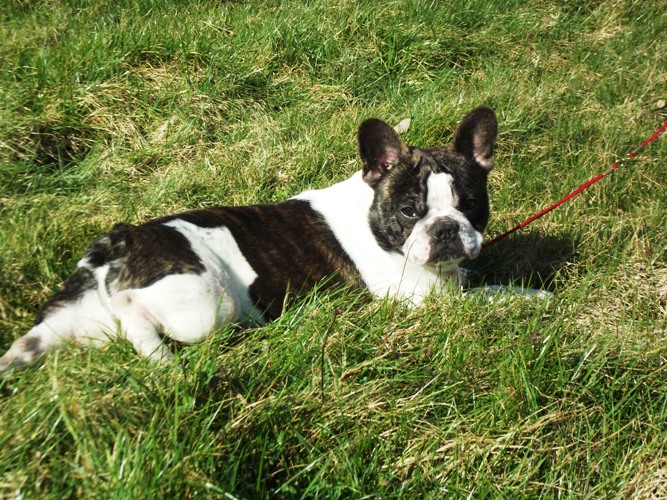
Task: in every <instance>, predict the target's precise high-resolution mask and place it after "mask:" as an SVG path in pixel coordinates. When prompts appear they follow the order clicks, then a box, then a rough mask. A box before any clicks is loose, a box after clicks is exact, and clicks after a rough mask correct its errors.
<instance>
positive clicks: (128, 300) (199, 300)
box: [111, 273, 239, 362]
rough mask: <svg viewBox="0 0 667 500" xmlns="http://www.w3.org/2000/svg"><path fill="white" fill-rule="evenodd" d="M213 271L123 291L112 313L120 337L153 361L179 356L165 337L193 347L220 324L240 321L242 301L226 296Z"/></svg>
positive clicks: (113, 301) (116, 297)
mask: <svg viewBox="0 0 667 500" xmlns="http://www.w3.org/2000/svg"><path fill="white" fill-rule="evenodd" d="M222 291H223V290H222V287H221V286H220V283H219V282H218V281H216V280H215V279H212V277H211V276H210V275H209V274H208V273H204V274H202V275H194V274H178V275H170V276H167V277H165V278H163V279H161V280H159V281H158V282H156V283H154V284H153V285H151V286H148V287H146V288H135V289H128V290H123V291H120V292H118V293H115V294H114V295H112V296H111V309H112V311H113V314H114V317H116V318H117V320H118V322H119V324H120V328H121V330H120V335H121V336H122V337H125V338H126V339H127V340H128V341H130V343H131V344H132V345H133V346H134V348H135V349H136V351H137V352H138V353H139V354H141V355H143V356H146V357H148V358H149V359H151V360H153V361H159V362H168V361H170V360H171V359H172V358H173V356H172V354H171V352H170V351H169V349H168V348H167V347H166V346H165V344H164V343H163V342H162V338H161V335H164V336H168V337H171V338H173V339H174V340H177V341H179V342H183V343H185V344H193V343H195V342H199V341H201V340H202V339H204V338H205V337H206V336H208V335H209V333H210V332H211V331H212V330H213V329H214V328H215V327H216V326H218V325H221V324H223V323H226V322H230V321H234V320H235V319H236V318H237V317H238V314H239V313H238V307H237V302H236V301H235V300H234V299H233V298H232V297H231V295H225V294H224V293H222Z"/></svg>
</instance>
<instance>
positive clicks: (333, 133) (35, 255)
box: [0, 0, 667, 499]
mask: <svg viewBox="0 0 667 500" xmlns="http://www.w3.org/2000/svg"><path fill="white" fill-rule="evenodd" d="M666 12H667V3H665V1H664V0H659V1H656V2H637V1H632V0H616V1H595V0H571V1H556V0H551V1H550V0H534V1H528V2H523V1H521V2H520V1H507V2H499V1H497V2H493V1H462V2H444V1H443V2H438V1H432V0H428V1H423V0H412V1H398V0H387V1H384V2H370V1H361V2H352V1H347V0H323V1H294V0H287V1H268V0H267V1H258V2H252V1H226V2H225V1H173V2H168V1H158V0H155V1H148V0H144V1H142V0H125V1H121V2H101V1H99V0H92V1H75V0H63V1H51V0H44V1H37V0H35V1H29V0H8V2H5V3H4V5H3V7H2V8H1V9H0V89H1V91H0V103H1V105H0V348H1V349H2V350H3V351H4V350H5V349H6V348H8V347H9V345H10V344H11V342H12V341H13V340H15V339H16V338H18V337H19V336H20V335H22V334H23V333H25V332H26V331H27V330H28V329H29V328H30V326H31V325H32V322H33V321H34V318H35V316H36V314H37V311H38V309H39V306H40V305H41V304H42V303H43V302H44V301H46V300H47V299H48V298H49V296H50V295H51V294H52V293H54V292H55V291H56V290H58V288H59V286H60V285H61V284H62V282H63V280H64V279H65V278H66V277H67V276H68V275H69V273H70V272H71V271H72V269H73V268H74V266H75V264H76V262H77V260H78V259H79V258H80V256H81V255H82V252H83V251H84V250H85V248H86V247H87V245H88V243H89V242H90V241H91V240H92V239H93V238H95V237H96V236H98V235H100V234H102V233H104V232H105V231H107V230H108V229H109V228H110V227H111V226H112V225H113V224H114V223H115V222H119V221H123V222H129V223H139V222H142V221H145V220H148V219H150V218H153V217H158V216H161V215H165V214H169V213H173V212H177V211H183V210H187V209H193V208H200V207H207V206H212V205H221V204H225V205H227V204H230V205H231V204H247V203H258V202H261V203H266V202H274V201H279V200H283V199H285V198H287V197H289V196H293V195H295V194H298V193H299V192H301V191H303V190H304V189H308V188H312V187H324V186H327V185H329V184H331V183H333V182H336V181H339V180H342V179H344V178H346V177H348V176H350V175H351V174H352V173H353V172H355V170H356V169H358V168H360V163H359V160H358V155H357V150H356V147H357V146H356V135H355V134H356V129H357V127H358V125H359V124H360V123H361V121H363V120H364V119H365V118H368V117H371V116H375V117H379V118H382V119H384V120H386V121H388V122H389V123H398V122H399V121H401V120H402V119H404V118H410V119H411V125H410V128H409V130H408V131H407V132H406V133H405V134H404V136H405V138H406V140H407V141H408V142H409V143H411V144H415V145H418V146H423V147H430V146H436V145H444V144H447V143H449V141H450V140H451V136H452V133H453V131H454V128H455V126H456V124H457V123H458V121H459V120H460V119H461V117H462V116H463V115H464V114H465V113H466V112H467V111H468V110H470V109H472V108H474V107H476V106H479V105H486V106H490V107H492V108H493V109H494V110H495V111H496V113H497V115H498V120H499V139H498V147H497V151H496V168H495V169H494V171H493V172H492V174H491V176H490V181H489V182H490V197H491V200H492V218H491V222H490V225H489V228H488V230H487V235H488V237H492V236H493V235H496V234H499V233H501V232H503V231H504V230H506V229H508V228H509V227H511V226H513V225H515V224H517V223H519V222H520V221H521V220H523V219H525V218H526V217H528V216H530V215H533V214H534V213H536V212H537V211H539V210H541V209H542V208H544V207H546V206H547V205H549V204H550V203H552V202H554V201H556V200H558V199H559V198H561V197H562V196H564V195H566V194H567V193H568V192H570V191H571V190H572V189H574V188H575V187H577V186H578V185H580V184H582V183H583V182H585V181H587V180H588V179H590V178H591V177H593V176H594V175H596V174H598V173H600V172H603V171H604V170H606V169H607V168H608V167H609V166H610V165H611V164H612V163H614V162H615V161H617V160H619V159H621V158H623V157H625V156H626V154H627V152H628V151H630V150H631V149H632V148H634V147H635V146H636V145H637V144H639V143H641V142H642V141H643V140H645V139H646V138H647V137H649V136H650V135H651V134H652V133H653V132H654V131H655V130H656V129H657V128H658V127H659V126H660V125H661V124H662V123H664V122H665V121H667V107H665V99H667V39H666V38H665V33H667V15H666ZM666 186H667V134H663V136H661V137H660V138H658V139H657V140H656V141H654V142H653V143H652V144H651V145H650V146H649V147H647V148H646V149H645V150H644V151H643V152H642V153H641V154H640V155H639V156H638V157H637V158H635V159H633V160H631V161H628V162H625V163H624V164H623V165H622V166H621V168H619V169H618V170H616V171H615V172H614V173H613V174H611V175H610V176H609V177H608V178H607V179H605V180H603V181H601V182H600V183H598V184H596V185H595V186H593V187H591V188H590V189H588V190H587V191H585V192H584V193H583V194H581V195H579V196H577V197H576V198H574V199H573V200H571V201H570V202H568V203H567V204H565V205H563V206H562V207H560V208H558V209H557V210H555V211H554V212H552V213H550V214H549V215H547V216H546V217H544V218H542V219H540V220H539V221H537V222H535V223H534V224H532V225H531V226H529V227H528V228H526V229H524V230H523V231H521V232H519V233H517V234H515V235H513V236H511V237H510V238H508V239H506V240H504V241H503V242H502V243H499V244H498V245H495V246H493V247H491V248H489V249H488V250H485V251H484V252H483V253H482V255H480V257H479V258H478V259H477V260H475V261H473V262H469V263H467V264H466V265H467V267H468V268H470V269H471V270H472V272H473V276H474V281H475V282H476V283H479V284H484V283H489V284H527V285H530V286H533V287H541V288H545V289H548V290H550V291H551V292H553V297H552V298H551V299H550V300H548V301H544V300H523V299H516V300H510V301H491V302H489V301H488V300H486V299H485V298H484V297H481V296H466V297H464V296H462V295H461V294H460V293H458V292H452V293H451V294H449V295H446V296H439V297H438V296H434V297H431V298H429V300H427V302H426V303H425V304H424V305H423V306H422V307H420V308H417V309H408V308H406V307H405V306H404V305H403V304H400V303H396V302H392V301H390V300H384V301H382V300H369V298H368V297H367V296H366V295H364V294H361V293H358V292H353V291H350V290H335V291H333V292H324V291H320V292H315V293H312V294H310V295H308V296H306V297H303V298H302V299H301V300H300V301H298V302H296V303H294V304H292V305H291V306H290V307H289V308H288V310H287V311H286V312H285V314H284V315H283V316H282V317H281V318H279V319H278V320H277V321H275V322H273V323H271V324H269V325H267V326H266V327H263V328H255V329H249V330H240V329H235V328H225V329H223V330H221V331H218V332H215V334H214V335H212V336H211V337H210V338H209V339H208V340H207V341H206V342H204V343H202V344H199V345H196V346H190V347H182V348H180V349H179V350H178V357H177V360H176V361H175V362H174V363H173V364H171V365H169V366H167V367H165V368H161V369H157V368H156V367H155V366H154V365H152V364H151V363H149V362H148V361H146V360H145V359H142V358H140V357H138V356H137V355H136V354H135V353H134V352H133V350H132V349H131V347H130V346H129V345H128V344H127V343H124V342H122V341H117V342H114V343H112V344H111V345H109V346H108V347H105V348H104V349H101V350H88V349H84V348H81V347H75V346H70V347H68V348H66V349H63V350H60V351H58V352H56V353H53V354H51V355H49V356H47V357H45V358H44V359H43V360H41V361H40V362H39V363H36V364H34V365H32V366H30V367H27V368H26V369H23V370H15V371H12V372H9V373H7V374H5V375H4V376H2V377H0V449H1V450H2V452H1V453H0V497H15V496H16V497H19V498H33V497H39V498H43V497H47V498H65V497H74V498H78V497H99V498H123V499H125V498H144V497H155V498H165V497H169V498H172V497H179V498H180V497H185V498H188V497H195V496H196V497H205V498H207V497H211V498H218V497H227V498H263V497H269V496H275V497H280V498H284V497H304V498H312V497H320V498H337V497H344V498H363V497H385V498H386V497H390V498H393V497H406V498H422V497H425V498H443V497H453V498H457V497H471V498H485V497H505V498H522V497H548V498H549V497H557V496H558V497H561V496H563V497H600V496H611V497H637V498H652V497H664V496H667V449H666V448H667V424H666V423H665V419H666V418H667V385H666V381H667V364H666V358H667V231H666V229H667V224H666V223H665V214H666V213H667V189H665V187H666Z"/></svg>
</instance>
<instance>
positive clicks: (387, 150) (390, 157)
mask: <svg viewBox="0 0 667 500" xmlns="http://www.w3.org/2000/svg"><path fill="white" fill-rule="evenodd" d="M357 138H358V139H359V155H360V156H361V163H362V164H363V171H362V177H363V179H364V181H365V182H366V183H367V184H368V185H370V186H371V187H375V185H376V184H377V183H378V182H379V181H380V179H382V177H384V175H385V174H386V173H387V172H388V171H389V170H391V169H392V168H394V167H395V166H396V165H398V164H399V163H400V162H401V160H402V159H403V158H404V157H405V156H407V155H408V154H409V150H408V147H407V146H406V145H405V143H404V142H403V140H402V139H401V138H400V136H399V135H398V134H397V133H396V131H395V130H394V129H393V128H392V127H390V126H389V125H387V124H386V123H385V122H383V121H382V120H378V119H377V118H369V119H368V120H365V121H364V122H363V123H362V124H361V125H360V126H359V133H358V134H357Z"/></svg>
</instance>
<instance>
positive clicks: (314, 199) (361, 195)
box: [0, 107, 497, 370]
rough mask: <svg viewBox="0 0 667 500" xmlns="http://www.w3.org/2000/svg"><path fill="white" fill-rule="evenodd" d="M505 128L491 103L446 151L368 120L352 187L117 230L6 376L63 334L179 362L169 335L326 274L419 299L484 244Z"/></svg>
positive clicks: (6, 363) (253, 318) (230, 315)
mask: <svg viewBox="0 0 667 500" xmlns="http://www.w3.org/2000/svg"><path fill="white" fill-rule="evenodd" d="M496 133H497V122H496V117H495V114H494V112H493V111H492V110H490V109H488V108H485V107H480V108H477V109H474V110H473V111H471V112H470V113H468V114H467V115H466V116H465V117H464V118H463V120H462V121H461V123H460V124H459V126H458V129H457V131H456V133H455V136H454V141H453V144H452V145H451V147H447V148H430V149H420V148H417V147H408V146H406V145H405V144H404V142H403V141H402V140H401V138H400V137H399V135H398V134H397V133H396V132H395V131H394V129H392V127H390V126H389V125H387V124H386V123H384V122H382V121H380V120H377V119H369V120H366V121H364V122H363V123H362V124H361V126H360V127H359V133H358V140H359V152H360V156H361V161H362V164H363V168H362V170H361V171H360V172H357V173H356V174H355V175H353V176H352V177H351V178H349V179H347V180H345V181H343V182H340V183H338V184H335V185H333V186H331V187H328V188H325V189H319V190H314V191H306V192H304V193H301V194H300V195H298V196H295V197H294V198H291V199H289V200H287V201H284V202H282V203H278V204H274V205H253V206H245V207H220V208H211V209H204V210H196V211H191V212H185V213H182V214H178V215H172V216H168V217H164V218H160V219H156V220H152V221H150V222H147V223H145V224H142V225H140V226H133V225H129V224H118V225H116V226H114V228H113V229H112V230H111V232H109V234H107V235H105V236H102V237H101V238H99V239H98V240H96V241H94V242H93V243H92V244H91V245H90V247H89V248H88V250H87V251H86V254H85V255H84V257H83V258H82V259H81V260H80V261H79V263H78V265H77V268H76V270H75V271H74V273H73V274H72V275H71V276H70V277H69V279H68V280H67V281H66V282H65V284H64V286H63V288H62V290H60V291H59V292H58V293H56V294H55V295H54V296H53V297H52V298H51V299H50V300H49V301H48V302H47V303H46V304H45V305H44V306H43V307H42V309H41V311H40V313H39V314H38V316H37V321H36V324H35V326H34V327H33V328H32V329H31V330H30V331H29V332H28V333H27V334H26V335H24V336H23V337H21V338H19V339H18V340H16V341H15V342H14V343H13V344H12V346H11V348H10V349H9V351H8V352H7V353H6V354H5V355H4V356H2V358H0V370H4V369H7V368H9V367H13V366H18V365H21V364H24V363H28V362H30V361H32V360H34V359H35V358H36V357H37V356H39V355H40V354H42V353H44V352H46V351H48V350H50V349H53V348H55V347H57V346H59V345H61V344H63V343H64V342H65V341H75V342H79V343H82V344H85V345H90V346H101V345H103V344H104V343H106V342H108V340H109V339H111V338H114V337H116V336H120V337H123V338H126V339H127V340H129V341H130V342H131V343H132V345H133V346H134V348H135V349H136V350H137V351H138V352H139V353H140V354H142V355H144V356H148V357H149V358H151V359H154V360H159V361H167V360H169V359H170V358H171V356H172V354H171V352H170V351H169V349H168V348H167V346H166V345H165V344H164V343H163V342H162V336H168V337H171V338H172V339H175V340H177V341H179V342H183V343H186V344H191V343H195V342H197V341H200V340H202V339H203V338H205V337H206V336H207V335H209V333H210V332H212V331H214V330H215V329H216V328H218V327H220V326H221V325H224V324H228V323H239V324H262V323H264V322H266V321H267V320H269V319H271V318H273V317H276V316H277V315H279V314H280V313H281V310H282V307H283V304H284V303H285V298H286V295H287V294H288V291H290V294H291V293H292V292H295V293H302V292H306V291H308V290H310V289H312V288H313V287H314V286H315V285H317V284H318V283H322V282H323V281H325V280H326V284H327V285H328V286H330V285H336V284H348V285H352V286H355V287H364V288H366V289H368V290H369V291H370V292H371V293H372V294H373V295H376V296H380V297H384V296H390V297H397V298H401V299H406V300H408V301H410V302H412V303H413V304H419V303H420V302H421V301H422V300H423V299H424V297H425V296H426V295H428V294H429V293H431V292H432V291H433V290H434V289H438V288H444V287H445V285H446V284H447V283H448V282H449V281H451V280H457V279H458V278H459V268H458V264H459V263H460V262H461V261H462V260H463V259H472V258H475V257H476V256H477V255H478V254H479V252H480V249H481V243H482V239H483V236H482V232H483V231H484V228H485V226H486V224H487V221H488V218H489V201H488V196H487V190H486V180H487V175H488V173H489V171H490V170H491V168H492V167H493V148H494V143H495V140H496ZM436 292H437V290H436Z"/></svg>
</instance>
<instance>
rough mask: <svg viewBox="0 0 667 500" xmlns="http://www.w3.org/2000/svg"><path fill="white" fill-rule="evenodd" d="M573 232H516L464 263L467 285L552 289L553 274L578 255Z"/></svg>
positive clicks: (574, 260)
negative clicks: (571, 233) (554, 233)
mask: <svg viewBox="0 0 667 500" xmlns="http://www.w3.org/2000/svg"><path fill="white" fill-rule="evenodd" d="M576 248H577V244H576V236H573V235H570V234H560V235H557V236H555V235H544V234H539V233H538V232H536V231H533V232H519V233H515V234H514V235H512V236H510V237H508V238H507V239H505V240H503V241H500V242H498V243H496V244H495V245H493V246H491V247H489V248H487V249H485V250H482V252H481V253H480V255H479V257H477V258H476V259H475V260H472V261H466V262H464V263H463V265H462V266H463V267H464V268H465V269H468V270H470V271H471V273H470V275H469V278H468V279H469V283H468V286H469V287H471V288H474V287H481V286H485V285H521V286H525V287H530V288H540V289H543V290H549V291H552V292H553V291H555V288H556V279H555V278H556V277H557V276H559V275H560V274H561V270H562V269H563V268H564V267H565V266H566V265H568V264H571V263H573V262H576V261H577V259H578V253H577V250H576Z"/></svg>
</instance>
